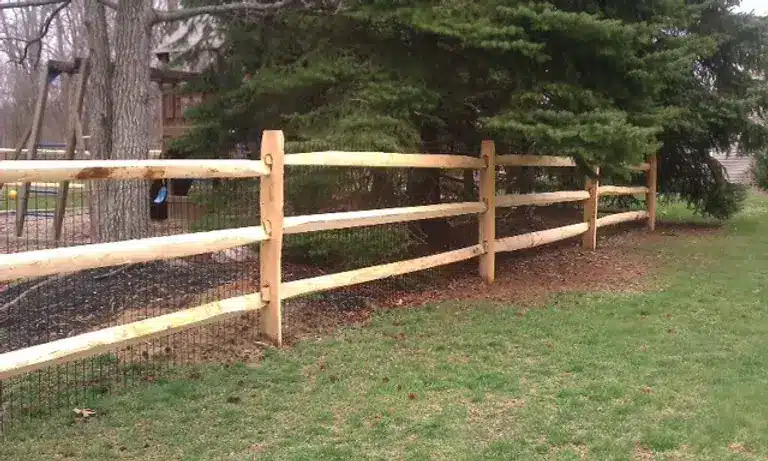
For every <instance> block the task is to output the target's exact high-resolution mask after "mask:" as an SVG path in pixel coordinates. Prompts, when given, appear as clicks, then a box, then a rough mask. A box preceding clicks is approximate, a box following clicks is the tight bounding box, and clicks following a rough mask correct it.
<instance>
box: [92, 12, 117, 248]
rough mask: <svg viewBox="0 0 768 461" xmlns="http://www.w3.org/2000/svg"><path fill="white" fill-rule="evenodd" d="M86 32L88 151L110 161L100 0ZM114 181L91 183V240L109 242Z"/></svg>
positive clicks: (106, 47)
mask: <svg viewBox="0 0 768 461" xmlns="http://www.w3.org/2000/svg"><path fill="white" fill-rule="evenodd" d="M85 28H86V34H87V39H88V40H87V41H88V54H89V56H90V62H91V72H90V78H89V79H88V86H87V88H88V110H87V112H88V113H89V114H90V116H89V117H88V127H89V128H88V131H89V134H90V136H91V138H90V140H89V141H88V143H87V145H88V150H89V152H90V153H91V158H92V159H95V160H106V159H110V158H111V157H112V74H111V70H110V64H109V61H110V56H109V34H108V32H107V18H106V11H105V10H104V5H101V4H100V3H98V1H97V0H86V4H85ZM110 183H111V181H89V182H88V190H89V196H90V197H89V198H90V200H89V205H90V216H91V239H92V240H93V241H95V242H106V241H109V240H110V238H108V236H107V234H106V233H105V230H106V229H105V227H104V226H103V224H102V223H104V222H106V221H108V220H109V215H110V207H109V202H108V201H107V200H106V198H105V197H106V195H107V194H106V192H107V190H109V189H111V188H112V186H111V184H110Z"/></svg>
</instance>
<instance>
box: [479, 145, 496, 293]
mask: <svg viewBox="0 0 768 461" xmlns="http://www.w3.org/2000/svg"><path fill="white" fill-rule="evenodd" d="M480 156H481V158H482V159H483V162H485V168H484V169H482V170H480V200H482V201H483V204H484V205H486V207H487V210H486V211H485V213H483V214H481V215H480V217H479V220H478V227H479V244H480V245H481V246H482V248H483V250H484V253H483V254H482V255H480V260H479V272H480V277H481V278H482V279H483V281H484V282H485V283H493V281H494V280H495V279H496V252H495V251H494V246H495V244H496V161H495V160H496V146H495V144H494V143H493V141H487V140H486V141H483V143H482V145H481V146H480Z"/></svg>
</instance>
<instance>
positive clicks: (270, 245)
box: [259, 130, 285, 346]
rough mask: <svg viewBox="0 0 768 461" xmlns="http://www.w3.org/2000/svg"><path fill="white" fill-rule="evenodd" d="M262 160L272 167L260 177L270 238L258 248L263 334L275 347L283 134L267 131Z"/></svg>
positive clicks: (279, 337)
mask: <svg viewBox="0 0 768 461" xmlns="http://www.w3.org/2000/svg"><path fill="white" fill-rule="evenodd" d="M261 159H262V160H263V161H264V163H266V164H267V165H268V166H269V168H270V173H269V175H265V176H262V177H261V187H260V189H259V211H260V216H261V225H262V226H264V229H265V230H266V231H267V234H268V235H269V239H268V240H265V241H262V242H261V243H260V245H259V264H260V286H261V303H262V307H261V322H260V324H259V325H260V328H261V332H262V333H263V334H264V335H265V336H266V337H267V338H269V339H270V340H272V341H273V342H274V343H275V344H276V345H278V346H280V345H282V343H283V309H282V305H281V303H280V283H281V276H282V251H283V205H284V198H283V197H284V176H285V163H284V161H285V140H284V138H283V132H282V131H276V130H269V131H264V132H263V133H262V136H261Z"/></svg>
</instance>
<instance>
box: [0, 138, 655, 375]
mask: <svg viewBox="0 0 768 461" xmlns="http://www.w3.org/2000/svg"><path fill="white" fill-rule="evenodd" d="M285 165H316V166H349V167H401V168H443V169H473V170H479V172H480V201H479V202H466V203H445V204H438V205H426V206H414V207H405V208H389V209H381V210H368V211H353V212H341V213H328V214H316V215H309V216H290V217H284V216H283V178H284V167H285ZM0 166H1V168H0V183H9V182H32V181H48V182H57V181H70V180H98V179H107V180H115V179H135V178H147V179H160V178H248V177H260V178H261V191H260V194H261V198H260V211H261V224H262V225H260V226H254V227H244V228H237V229H227V230H216V231H210V232H198V233H191V234H183V235H174V236H167V237H153V238H145V239H137V240H131V241H123V242H114V243H102V244H93V245H80V246H72V247H64V248H56V249H49V250H38V251H29V252H23V253H12V254H4V255H2V256H0V281H7V280H13V279H16V278H22V277H40V276H46V275H53V274H59V273H68V272H73V271H80V270H85V269H93V268H100V267H108V266H117V265H122V264H133V263H142V262H148V261H155V260H162V259H170V258H178V257H184V256H193V255H199V254H203V253H209V252H214V251H220V250H225V249H228V248H234V247H239V246H242V245H248V244H253V243H259V244H260V266H261V282H260V283H261V290H260V292H259V293H253V294H248V295H245V296H238V297H234V298H229V299H225V300H222V301H218V302H213V303H209V304H205V305H202V306H198V307H194V308H191V309H186V310H182V311H179V312H174V313H171V314H167V315H162V316H159V317H154V318H149V319H145V320H141V321H138V322H134V323H130V324H126V325H120V326H115V327H111V328H106V329H103V330H99V331H94V332H90V333H85V334H81V335H78V336H73V337H70V338H65V339H60V340H56V341H53V342H49V343H45V344H40V345H37V346H32V347H28V348H25V349H20V350H16V351H12V352H8V353H4V354H0V379H5V378H9V377H12V376H15V375H19V374H23V373H27V372H31V371H35V370H38V369H42V368H45V367H47V366H50V365H55V364H59V363H64V362H67V361H71V360H74V359H78V358H84V357H88V356H93V355H97V354H101V353H103V352H105V351H109V350H112V349H116V348H118V347H124V346H128V345H131V344H135V343H138V342H141V341H145V340H147V339H150V338H152V337H158V336H162V335H167V334H170V333H173V332H176V331H179V330H183V329H186V328H190V327H195V326H200V325H204V324H206V323H211V322H216V321H220V320H223V319H226V318H230V317H233V316H238V315H241V314H243V313H245V312H251V311H260V317H261V321H260V322H259V324H260V327H261V329H262V332H263V334H264V335H266V336H267V337H268V338H269V339H271V340H272V341H273V342H274V343H275V344H277V345H280V344H281V343H282V339H283V338H282V317H283V316H282V307H281V302H282V300H285V299H289V298H294V297H297V296H301V295H306V294H310V293H316V292H320V291H326V290H331V289H334V288H339V287H344V286H349V285H355V284H359V283H364V282H369V281H373V280H378V279H382V278H386V277H392V276H395V275H401V274H406V273H410V272H415V271H420V270H424V269H429V268H433V267H437V266H442V265H446V264H452V263H456V262H459V261H465V260H469V259H472V258H479V273H480V275H481V277H482V279H483V280H484V281H485V282H487V283H491V282H493V281H494V277H495V274H494V269H495V255H496V253H499V252H505V251H516V250H522V249H526V248H533V247H536V246H539V245H544V244H548V243H552V242H556V241H559V240H564V239H568V238H573V237H577V236H583V246H584V247H585V248H588V249H595V247H596V244H597V229H598V228H600V227H603V226H608V225H613V224H619V223H623V222H628V221H635V220H644V219H647V220H648V227H649V229H651V230H653V229H654V226H655V204H656V174H657V165H656V159H655V158H651V159H650V161H649V163H646V164H642V165H639V166H637V167H634V168H633V169H635V170H642V171H645V172H646V175H647V186H646V187H618V186H600V185H599V184H598V183H597V181H594V180H589V179H588V180H587V187H586V190H575V191H561V192H546V193H532V194H517V195H502V196H496V182H495V181H496V174H495V172H496V167H497V166H534V167H553V168H572V167H576V163H575V162H574V161H573V160H572V159H570V158H567V157H552V156H531V155H496V152H495V147H494V144H493V142H491V141H485V142H483V144H482V146H481V156H480V158H476V157H469V156H462V155H436V154H388V153H380V152H312V153H302V154H292V155H285V154H284V139H283V133H282V132H281V131H266V132H264V135H263V137H262V145H261V160H146V161H109V160H82V161H77V160H74V161H53V160H51V161H35V160H31V161H28V160H22V161H3V162H0ZM636 194H644V195H645V196H646V202H647V208H648V209H647V211H638V212H628V213H619V214H614V215H609V216H605V217H602V218H598V217H597V216H598V214H597V204H598V198H599V197H600V196H601V195H636ZM560 202H583V204H584V221H583V222H581V223H578V224H573V225H570V226H564V227H558V228H555V229H549V230H544V231H538V232H531V233H528V234H523V235H516V236H514V237H507V238H500V239H497V238H496V235H495V232H496V226H495V222H496V209H497V208H502V207H516V206H528V205H530V206H538V205H549V204H554V203H560ZM469 214H475V215H478V223H479V231H480V232H479V236H480V237H479V241H478V242H477V244H475V245H472V246H470V247H467V248H463V249H459V250H453V251H448V252H444V253H440V254H436V255H432V256H426V257H421V258H416V259H411V260H406V261H400V262H396V263H391V264H383V265H379V266H373V267H367V268H364V269H357V270H351V271H347V272H341V273H337V274H330V275H323V276H319V277H313V278H308V279H304V280H297V281H291V282H287V283H283V282H282V281H281V254H282V241H283V235H284V234H297V233H305V232H316V231H323V230H330V229H342V228H351V227H360V226H370V225H377V224H386V223H396V222H406V221H415V220H421V219H433V218H445V217H451V216H460V215H469Z"/></svg>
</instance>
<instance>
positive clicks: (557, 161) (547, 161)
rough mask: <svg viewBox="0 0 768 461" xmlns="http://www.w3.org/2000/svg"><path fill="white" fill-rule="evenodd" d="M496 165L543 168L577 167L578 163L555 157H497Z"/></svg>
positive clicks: (514, 155)
mask: <svg viewBox="0 0 768 461" xmlns="http://www.w3.org/2000/svg"><path fill="white" fill-rule="evenodd" d="M496 165H502V166H541V167H561V168H563V167H575V166H576V162H575V161H574V160H573V159H572V158H570V157H555V156H552V155H521V154H508V155H497V156H496Z"/></svg>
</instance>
